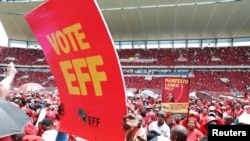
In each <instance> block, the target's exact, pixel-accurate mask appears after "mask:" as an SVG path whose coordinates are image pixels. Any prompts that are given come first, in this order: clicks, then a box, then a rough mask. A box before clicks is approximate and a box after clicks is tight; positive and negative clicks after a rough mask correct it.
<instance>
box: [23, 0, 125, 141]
mask: <svg viewBox="0 0 250 141" xmlns="http://www.w3.org/2000/svg"><path fill="white" fill-rule="evenodd" d="M25 19H26V20H27V22H28V24H29V25H30V27H31V29H32V31H33V33H34V35H35V36H36V38H37V40H38V42H39V43H40V45H41V46H42V49H43V52H44V55H45V56H46V60H47V62H48V64H49V65H50V68H51V71H52V73H53V75H54V78H55V81H56V84H57V87H58V91H59V94H60V98H61V101H62V104H63V106H64V115H63V116H62V117H61V125H60V130H61V131H64V132H68V133H70V134H72V135H76V136H80V137H83V138H86V139H88V140H90V141H94V140H95V141H108V140H113V141H122V140H124V139H125V133H124V131H123V130H122V129H121V127H122V121H123V120H122V118H123V116H124V115H125V114H126V100H125V85H124V80H123V76H122V71H121V67H120V64H119V61H118V56H117V53H116V51H115V48H114V45H113V41H112V39H111V36H110V33H109V32H108V30H107V27H106V25H105V22H104V20H103V17H102V15H101V12H100V11H99V9H98V6H97V4H96V2H95V1H94V0H74V1H69V0H63V1H62V0H50V1H47V2H45V3H43V4H41V5H40V6H38V7H37V8H35V9H34V10H32V11H31V12H30V13H28V14H26V15H25ZM114 107H115V108H114Z"/></svg>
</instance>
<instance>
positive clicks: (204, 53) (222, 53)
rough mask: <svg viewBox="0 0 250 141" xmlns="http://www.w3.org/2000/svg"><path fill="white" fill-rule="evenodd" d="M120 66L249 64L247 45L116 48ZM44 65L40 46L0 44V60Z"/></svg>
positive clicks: (4, 62) (20, 63) (249, 54)
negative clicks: (5, 45) (15, 46)
mask: <svg viewBox="0 0 250 141" xmlns="http://www.w3.org/2000/svg"><path fill="white" fill-rule="evenodd" d="M117 53H118V56H119V60H120V63H121V65H122V66H180V65H182V66H183V65H184V66H204V65H205V66H218V65H223V66H224V65H225V66H249V65H250V47H249V46H247V47H220V48H181V49H120V50H117ZM10 61H13V62H14V63H15V64H16V65H28V66H31V65H45V66H46V65H48V63H47V61H46V59H45V57H44V55H43V52H42V50H37V49H24V48H7V47H0V64H8V63H9V62H10Z"/></svg>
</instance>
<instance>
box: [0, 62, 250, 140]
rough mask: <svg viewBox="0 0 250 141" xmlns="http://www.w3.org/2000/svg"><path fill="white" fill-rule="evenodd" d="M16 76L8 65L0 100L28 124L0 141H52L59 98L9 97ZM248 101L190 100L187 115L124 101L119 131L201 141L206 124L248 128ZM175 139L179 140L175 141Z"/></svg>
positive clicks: (148, 102) (147, 102)
mask: <svg viewBox="0 0 250 141" xmlns="http://www.w3.org/2000/svg"><path fill="white" fill-rule="evenodd" d="M16 73H17V71H16V69H15V67H14V64H13V63H10V64H9V65H8V67H7V76H6V78H5V79H4V80H2V81H1V83H0V94H1V95H0V96H1V98H3V99H6V100H8V101H10V102H12V103H13V104H15V105H16V106H17V107H19V108H20V109H21V110H22V111H24V112H25V113H26V114H27V115H28V116H30V118H31V121H30V122H29V123H28V124H27V125H26V126H25V128H24V133H23V134H18V135H12V136H6V137H4V138H1V139H0V140H1V141H11V140H22V141H31V140H37V141H56V138H57V135H58V133H59V132H58V127H59V125H60V98H59V96H58V95H57V94H52V93H41V92H39V91H36V92H27V93H15V94H12V95H9V93H10V91H9V90H10V87H11V83H12V82H13V80H14V77H15V74H16ZM248 100H249V99H248V97H245V100H244V101H238V100H236V99H226V98H215V99H213V101H210V102H209V101H202V99H190V101H189V110H188V111H189V112H188V114H187V115H181V114H176V113H171V112H164V111H163V110H162V109H161V99H155V98H152V97H148V98H143V97H136V96H135V97H128V98H127V106H128V111H129V112H128V115H130V116H131V114H132V116H134V118H132V120H131V119H130V118H128V117H129V116H128V115H126V116H125V117H124V126H123V127H124V130H125V131H126V133H127V140H128V141H152V140H153V138H155V137H157V138H158V141H160V140H172V141H175V140H176V141H197V140H202V139H205V138H206V136H207V134H208V130H207V127H208V125H210V124H216V125H238V124H248V125H249V124H250V120H249V119H250V116H249V115H250V114H248V113H247V114H245V113H246V107H248V105H249V101H248ZM127 119H128V120H127ZM134 120H135V121H136V122H134ZM129 123H134V124H129ZM135 125H136V126H135ZM66 135H67V134H66ZM177 137H178V139H180V138H181V139H182V140H177V139H176V138H177ZM67 140H76V137H75V136H72V135H68V136H67ZM82 140H83V139H82Z"/></svg>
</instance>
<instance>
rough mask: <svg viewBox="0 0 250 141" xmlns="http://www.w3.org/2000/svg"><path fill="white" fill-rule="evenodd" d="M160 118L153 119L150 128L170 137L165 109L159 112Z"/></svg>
mask: <svg viewBox="0 0 250 141" xmlns="http://www.w3.org/2000/svg"><path fill="white" fill-rule="evenodd" d="M157 117H158V120H157V121H153V122H151V123H150V124H149V126H148V130H149V131H151V130H154V131H156V132H158V133H159V134H160V135H161V136H164V137H168V138H170V128H169V126H168V125H167V124H166V122H165V120H166V113H165V112H164V111H159V112H158V113H157Z"/></svg>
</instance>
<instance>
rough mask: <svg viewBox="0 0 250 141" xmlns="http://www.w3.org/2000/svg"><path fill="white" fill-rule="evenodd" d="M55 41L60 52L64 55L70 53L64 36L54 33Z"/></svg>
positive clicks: (59, 32)
mask: <svg viewBox="0 0 250 141" xmlns="http://www.w3.org/2000/svg"><path fill="white" fill-rule="evenodd" d="M56 40H57V42H58V44H59V47H60V48H61V49H62V51H63V52H64V53H65V54H68V53H69V52H70V44H69V42H68V40H67V38H66V37H65V36H64V34H63V33H62V32H61V31H57V32H56ZM59 55H60V54H59Z"/></svg>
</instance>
